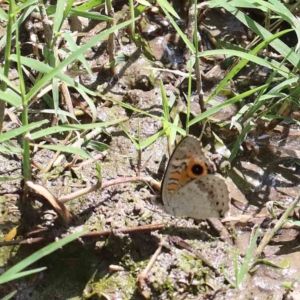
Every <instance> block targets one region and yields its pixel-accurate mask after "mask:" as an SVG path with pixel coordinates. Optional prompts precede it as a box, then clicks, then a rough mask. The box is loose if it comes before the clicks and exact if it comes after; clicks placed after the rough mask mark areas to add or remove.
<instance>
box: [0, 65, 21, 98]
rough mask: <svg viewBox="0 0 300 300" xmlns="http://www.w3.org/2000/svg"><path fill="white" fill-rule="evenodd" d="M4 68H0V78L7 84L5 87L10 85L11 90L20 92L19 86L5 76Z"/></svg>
mask: <svg viewBox="0 0 300 300" xmlns="http://www.w3.org/2000/svg"><path fill="white" fill-rule="evenodd" d="M3 72H4V69H0V80H1V81H3V82H5V84H6V85H7V87H10V88H11V89H12V90H14V91H15V92H17V93H20V87H19V86H17V85H15V84H14V83H13V82H11V81H10V80H9V78H8V77H6V76H5V75H4V74H3Z"/></svg>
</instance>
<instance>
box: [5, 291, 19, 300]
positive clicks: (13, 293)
mask: <svg viewBox="0 0 300 300" xmlns="http://www.w3.org/2000/svg"><path fill="white" fill-rule="evenodd" d="M17 292H18V291H12V292H11V293H9V294H8V295H6V296H5V297H4V298H2V299H1V300H9V299H11V298H12V297H13V296H14V295H15V294H16V293H17Z"/></svg>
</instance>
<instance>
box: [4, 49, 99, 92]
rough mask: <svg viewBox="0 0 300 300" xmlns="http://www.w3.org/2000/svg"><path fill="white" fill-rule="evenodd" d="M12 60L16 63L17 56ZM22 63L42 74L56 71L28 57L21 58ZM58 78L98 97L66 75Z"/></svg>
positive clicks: (12, 57) (59, 75) (61, 74)
mask: <svg viewBox="0 0 300 300" xmlns="http://www.w3.org/2000/svg"><path fill="white" fill-rule="evenodd" d="M10 59H11V60H12V61H16V60H17V57H16V55H14V54H12V55H11V56H10ZM21 62H22V64H23V65H25V66H27V67H29V68H31V69H33V70H36V71H39V72H42V73H50V72H52V71H53V70H54V68H52V67H50V66H49V65H46V64H44V63H42V62H40V61H37V60H35V59H32V58H28V57H21ZM56 77H57V78H59V79H60V80H62V81H64V82H66V83H67V84H69V85H71V86H74V87H76V88H78V89H79V91H81V90H82V91H84V92H86V93H87V94H89V95H92V96H96V95H97V93H96V92H93V91H91V90H89V89H88V88H86V87H84V86H83V85H81V84H80V83H78V82H76V81H75V80H74V79H72V78H71V77H69V76H68V75H66V74H63V73H61V72H59V73H58V74H56ZM98 94H99V93H98Z"/></svg>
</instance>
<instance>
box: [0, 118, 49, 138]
mask: <svg viewBox="0 0 300 300" xmlns="http://www.w3.org/2000/svg"><path fill="white" fill-rule="evenodd" d="M48 122H49V121H48V120H42V121H39V122H35V123H31V124H28V125H25V126H22V127H19V128H16V129H12V130H10V131H8V132H5V133H1V135H0V143H3V142H5V141H9V140H10V139H13V138H15V137H17V136H18V135H20V134H23V133H24V132H26V131H29V130H32V129H34V128H38V127H40V126H42V125H43V124H46V123H48Z"/></svg>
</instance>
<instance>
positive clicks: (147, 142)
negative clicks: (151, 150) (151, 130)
mask: <svg viewBox="0 0 300 300" xmlns="http://www.w3.org/2000/svg"><path fill="white" fill-rule="evenodd" d="M165 132H166V129H162V130H160V131H158V132H157V133H155V134H153V135H151V136H150V137H149V138H147V139H146V140H144V141H142V142H141V143H140V147H141V149H145V148H147V147H149V146H150V145H151V144H153V143H154V142H156V141H157V139H158V138H159V137H161V136H162V135H163V134H164V133H165Z"/></svg>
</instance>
